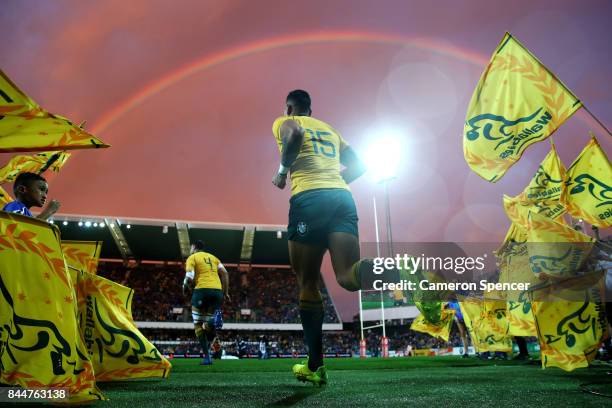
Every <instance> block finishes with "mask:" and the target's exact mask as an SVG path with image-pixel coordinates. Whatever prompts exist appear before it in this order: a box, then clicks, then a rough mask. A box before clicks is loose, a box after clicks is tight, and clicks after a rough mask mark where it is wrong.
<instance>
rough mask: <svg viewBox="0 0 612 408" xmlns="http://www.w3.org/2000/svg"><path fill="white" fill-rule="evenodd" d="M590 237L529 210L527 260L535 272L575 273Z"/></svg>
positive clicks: (561, 275) (587, 250)
mask: <svg viewBox="0 0 612 408" xmlns="http://www.w3.org/2000/svg"><path fill="white" fill-rule="evenodd" d="M593 243H594V241H593V239H592V238H591V237H589V236H588V235H585V234H583V233H581V232H578V231H576V230H574V229H573V228H571V227H569V226H567V225H564V224H561V223H558V222H556V221H554V220H551V219H549V218H546V217H544V216H542V215H539V214H534V213H530V214H529V242H528V244H527V249H528V251H529V264H530V266H531V270H532V271H533V273H535V274H536V275H541V276H542V277H551V278H568V277H572V276H576V275H577V273H578V272H579V271H580V270H581V268H582V266H583V264H584V261H585V260H586V259H587V257H588V256H589V254H590V253H591V250H592V247H593Z"/></svg>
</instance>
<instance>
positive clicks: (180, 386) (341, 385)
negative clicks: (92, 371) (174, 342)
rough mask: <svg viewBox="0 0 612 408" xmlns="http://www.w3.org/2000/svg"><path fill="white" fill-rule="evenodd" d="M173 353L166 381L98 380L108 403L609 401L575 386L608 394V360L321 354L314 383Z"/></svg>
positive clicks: (274, 366)
mask: <svg viewBox="0 0 612 408" xmlns="http://www.w3.org/2000/svg"><path fill="white" fill-rule="evenodd" d="M199 362H200V360H198V359H189V360H181V359H176V360H173V361H172V364H173V369H172V373H171V374H170V378H168V379H166V380H152V379H150V380H134V381H124V382H114V383H99V387H100V389H101V390H102V392H103V393H104V394H105V395H106V396H107V397H108V398H109V399H110V401H108V402H99V403H96V404H95V406H103V405H105V406H109V407H132V408H136V407H173V406H174V407H260V406H294V405H295V406H302V407H310V406H326V407H327V406H337V407H346V408H354V407H362V406H363V407H379V406H380V407H383V406H384V407H390V406H410V407H427V408H430V407H448V408H451V407H457V406H477V407H506V406H507V407H530V406H537V407H567V406H573V407H603V406H612V399H610V398H604V397H599V396H595V395H591V394H587V393H584V392H582V391H581V390H580V388H579V385H580V384H583V383H592V382H602V381H604V382H608V384H606V385H593V386H590V387H589V389H592V390H595V391H598V392H603V393H607V394H612V375H611V376H607V375H606V373H607V372H608V371H612V366H610V365H604V364H602V365H600V366H595V367H591V368H588V369H580V370H576V371H574V372H572V373H566V372H564V371H561V370H559V369H555V368H552V369H546V370H542V369H541V368H540V366H539V365H536V364H529V363H527V364H525V363H515V362H511V361H501V362H500V361H480V360H477V359H475V358H470V359H461V358H457V357H414V358H390V359H379V358H370V359H366V360H358V359H328V360H326V366H327V367H328V370H329V377H330V383H329V384H328V385H327V386H326V387H322V388H315V387H313V386H312V385H310V384H303V383H300V382H298V381H297V380H295V379H294V378H293V375H292V374H291V366H292V365H293V364H295V363H296V362H298V361H297V360H292V359H279V360H265V361H260V360H223V361H218V360H216V361H215V363H214V365H213V366H200V365H199Z"/></svg>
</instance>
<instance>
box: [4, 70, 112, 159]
mask: <svg viewBox="0 0 612 408" xmlns="http://www.w3.org/2000/svg"><path fill="white" fill-rule="evenodd" d="M0 119H1V120H0V152H27V151H46V150H68V149H87V148H98V147H109V145H107V144H105V143H104V142H103V141H102V140H100V139H98V138H97V137H95V136H93V135H91V134H89V133H87V132H85V131H84V130H83V129H81V128H80V127H79V126H75V125H74V124H73V123H72V122H70V121H69V120H68V119H66V118H64V117H61V116H59V115H53V114H51V113H49V112H47V111H46V110H44V109H43V108H41V107H40V106H39V105H38V104H37V103H36V102H34V101H33V100H32V99H30V98H29V97H28V96H27V95H26V94H25V93H23V92H22V91H21V90H20V89H19V88H17V86H16V85H15V84H14V83H13V82H12V81H11V80H10V79H9V78H8V77H7V76H6V74H5V73H4V72H2V71H0Z"/></svg>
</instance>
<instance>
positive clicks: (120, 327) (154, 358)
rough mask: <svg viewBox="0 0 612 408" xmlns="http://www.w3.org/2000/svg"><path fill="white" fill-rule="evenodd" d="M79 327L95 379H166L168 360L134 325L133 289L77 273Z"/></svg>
mask: <svg viewBox="0 0 612 408" xmlns="http://www.w3.org/2000/svg"><path fill="white" fill-rule="evenodd" d="M71 272H72V273H73V274H76V280H77V299H78V309H79V321H80V327H81V330H82V332H83V338H84V340H85V345H86V348H87V352H88V355H89V356H90V357H91V360H92V362H93V365H94V373H95V375H96V381H119V380H126V379H128V378H148V377H162V378H166V377H168V375H169V374H170V369H171V367H172V366H171V365H170V362H169V361H168V360H167V359H166V358H164V357H163V356H162V355H161V354H160V353H159V351H158V350H157V348H156V347H155V346H154V345H153V344H151V343H150V342H149V341H148V340H147V339H146V338H145V337H144V336H143V335H142V333H140V331H139V330H138V329H137V328H136V325H135V324H134V321H133V319H132V312H131V309H132V298H133V291H132V290H131V289H130V288H128V287H125V286H122V285H120V284H118V283H115V282H113V281H110V280H108V279H105V278H102V277H101V276H96V275H92V274H90V273H87V272H76V271H71Z"/></svg>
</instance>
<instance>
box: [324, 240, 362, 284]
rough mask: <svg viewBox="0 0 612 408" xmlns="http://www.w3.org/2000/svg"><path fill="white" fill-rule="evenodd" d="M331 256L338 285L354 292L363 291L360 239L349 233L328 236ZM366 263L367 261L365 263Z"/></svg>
mask: <svg viewBox="0 0 612 408" xmlns="http://www.w3.org/2000/svg"><path fill="white" fill-rule="evenodd" d="M328 241H329V254H330V255H331V261H332V267H333V268H334V272H335V274H336V280H337V281H338V284H339V285H340V286H342V287H343V288H344V289H346V290H350V291H351V292H354V291H356V290H359V289H361V281H360V280H361V279H360V276H359V268H360V266H361V264H362V262H361V261H360V260H359V237H358V236H357V235H354V234H352V233H347V232H332V233H330V234H329V236H328ZM364 262H366V261H364Z"/></svg>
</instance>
